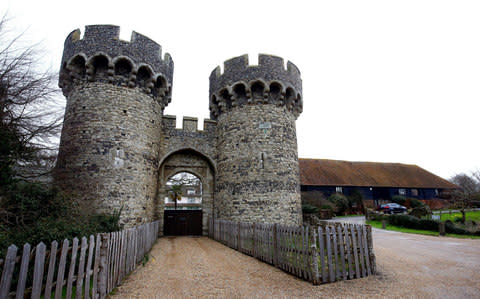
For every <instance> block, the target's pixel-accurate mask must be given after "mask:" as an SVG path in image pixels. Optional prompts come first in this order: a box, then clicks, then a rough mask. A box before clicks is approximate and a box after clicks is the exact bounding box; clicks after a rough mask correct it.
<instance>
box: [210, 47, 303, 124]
mask: <svg viewBox="0 0 480 299" xmlns="http://www.w3.org/2000/svg"><path fill="white" fill-rule="evenodd" d="M247 104H274V105H276V106H285V107H286V108H287V109H288V110H289V111H291V112H293V113H294V115H295V117H298V115H299V114H300V113H301V112H302V110H303V102H302V80H301V78H300V71H299V70H298V68H297V67H296V66H295V65H294V64H293V63H292V62H290V61H288V62H287V67H286V68H285V64H284V60H283V58H281V57H277V56H272V55H265V54H260V55H259V56H258V65H249V63H248V55H242V56H238V57H234V58H232V59H229V60H227V61H225V63H224V71H223V73H222V72H221V70H220V67H217V68H215V69H214V70H213V72H212V73H211V74H210V117H211V118H212V119H216V118H217V117H218V116H219V115H220V114H221V113H223V112H226V111H229V110H231V109H232V108H235V107H237V106H242V105H247Z"/></svg>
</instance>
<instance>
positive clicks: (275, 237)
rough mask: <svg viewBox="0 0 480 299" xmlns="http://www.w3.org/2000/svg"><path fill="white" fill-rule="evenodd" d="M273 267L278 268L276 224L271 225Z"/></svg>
mask: <svg viewBox="0 0 480 299" xmlns="http://www.w3.org/2000/svg"><path fill="white" fill-rule="evenodd" d="M273 265H274V266H275V267H277V268H278V236H277V224H276V223H275V224H274V225H273Z"/></svg>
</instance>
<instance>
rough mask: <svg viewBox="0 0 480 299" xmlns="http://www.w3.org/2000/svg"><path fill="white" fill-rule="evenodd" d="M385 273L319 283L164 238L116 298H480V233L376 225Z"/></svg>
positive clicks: (212, 245) (206, 244)
mask: <svg viewBox="0 0 480 299" xmlns="http://www.w3.org/2000/svg"><path fill="white" fill-rule="evenodd" d="M373 233H374V250H375V254H376V256H377V268H378V270H379V274H378V275H377V276H372V277H368V278H363V279H357V280H350V281H345V282H337V283H332V284H325V285H320V286H313V285H312V284H310V283H308V282H304V281H302V280H300V279H297V278H295V277H293V276H291V275H289V274H286V273H284V272H283V271H281V270H278V269H276V268H274V267H272V266H269V265H267V264H264V263H262V262H260V261H258V260H256V259H254V258H251V257H249V256H246V255H244V254H241V253H239V252H236V251H234V250H232V249H230V248H228V247H225V246H223V245H221V244H220V243H218V242H215V241H212V240H210V239H208V238H204V237H202V238H193V237H177V238H161V239H159V240H158V241H157V243H156V244H155V246H154V248H153V250H152V259H151V261H150V262H149V263H148V264H147V265H146V266H145V267H142V266H140V267H139V268H138V269H137V270H136V271H135V272H134V273H132V274H131V275H130V276H129V277H128V278H127V279H126V281H125V282H124V283H123V285H122V286H120V287H119V288H118V289H117V290H116V292H115V295H113V296H111V297H112V298H320V297H323V296H327V297H337V298H385V297H388V298H406V297H407V298H480V240H469V239H453V238H439V237H429V236H420V235H410V234H403V233H396V232H388V231H382V230H376V229H374V231H373Z"/></svg>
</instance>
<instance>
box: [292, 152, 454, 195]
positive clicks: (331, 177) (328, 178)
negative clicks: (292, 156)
mask: <svg viewBox="0 0 480 299" xmlns="http://www.w3.org/2000/svg"><path fill="white" fill-rule="evenodd" d="M299 163H300V182H301V184H302V185H310V186H359V187H406V188H408V187H410V188H441V189H449V188H458V186H456V185H455V184H452V183H450V182H449V181H447V180H445V179H442V178H441V177H439V176H436V175H434V174H433V173H430V172H428V171H426V170H425V169H423V168H420V167H418V166H417V165H408V164H400V163H378V162H350V161H338V160H326V159H299Z"/></svg>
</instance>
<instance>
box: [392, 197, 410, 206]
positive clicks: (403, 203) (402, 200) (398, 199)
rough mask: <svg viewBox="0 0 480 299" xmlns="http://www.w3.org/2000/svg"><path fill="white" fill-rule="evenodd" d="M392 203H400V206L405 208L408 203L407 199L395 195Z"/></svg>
mask: <svg viewBox="0 0 480 299" xmlns="http://www.w3.org/2000/svg"><path fill="white" fill-rule="evenodd" d="M392 201H393V202H395V203H398V204H399V205H402V206H404V205H405V203H406V201H407V198H406V197H405V196H403V195H394V196H392Z"/></svg>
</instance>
